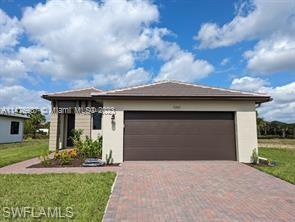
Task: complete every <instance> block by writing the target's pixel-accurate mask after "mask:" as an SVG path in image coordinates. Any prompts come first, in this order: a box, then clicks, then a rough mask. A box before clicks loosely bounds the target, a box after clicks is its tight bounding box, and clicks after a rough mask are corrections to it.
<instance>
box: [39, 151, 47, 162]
mask: <svg viewBox="0 0 295 222" xmlns="http://www.w3.org/2000/svg"><path fill="white" fill-rule="evenodd" d="M39 159H40V160H41V164H42V165H43V166H48V165H49V164H50V159H49V151H45V152H44V153H42V154H41V156H40V157H39Z"/></svg>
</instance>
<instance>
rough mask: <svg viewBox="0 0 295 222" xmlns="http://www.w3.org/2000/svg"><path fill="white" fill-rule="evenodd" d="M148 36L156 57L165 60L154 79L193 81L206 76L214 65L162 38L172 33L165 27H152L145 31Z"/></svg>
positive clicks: (212, 69)
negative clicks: (156, 54) (150, 29)
mask: <svg viewBox="0 0 295 222" xmlns="http://www.w3.org/2000/svg"><path fill="white" fill-rule="evenodd" d="M145 34H146V35H147V36H150V45H151V46H153V47H154V48H155V49H156V51H157V53H158V57H159V58H160V59H162V60H163V61H165V63H164V64H163V65H162V66H161V68H160V72H159V73H158V75H157V76H156V77H155V79H154V80H156V81H159V80H167V79H170V80H172V79H173V80H182V81H188V82H193V81H196V80H199V79H202V78H204V77H207V76H208V75H209V74H210V73H212V72H213V71H214V67H213V66H212V65H211V64H210V63H209V62H207V61H205V60H201V59H196V58H195V57H194V55H193V54H192V53H190V52H187V51H184V50H182V49H181V48H180V47H179V45H178V44H176V43H175V42H169V41H165V40H163V37H164V36H165V35H171V34H172V33H171V32H170V31H169V30H167V29H164V28H162V29H153V30H152V31H149V32H146V33H145Z"/></svg>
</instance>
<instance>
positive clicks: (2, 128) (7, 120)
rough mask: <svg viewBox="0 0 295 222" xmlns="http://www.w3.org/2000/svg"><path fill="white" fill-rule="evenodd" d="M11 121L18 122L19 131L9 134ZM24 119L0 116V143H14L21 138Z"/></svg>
mask: <svg viewBox="0 0 295 222" xmlns="http://www.w3.org/2000/svg"><path fill="white" fill-rule="evenodd" d="M11 121H15V122H19V133H18V134H10V127H11ZM23 132H24V119H20V118H14V117H5V116H0V143H15V142H21V141H22V140H23Z"/></svg>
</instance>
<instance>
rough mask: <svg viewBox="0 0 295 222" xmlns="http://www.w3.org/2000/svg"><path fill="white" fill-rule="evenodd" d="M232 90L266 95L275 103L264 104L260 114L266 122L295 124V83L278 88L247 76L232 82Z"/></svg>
mask: <svg viewBox="0 0 295 222" xmlns="http://www.w3.org/2000/svg"><path fill="white" fill-rule="evenodd" d="M231 88H233V89H239V90H250V91H256V92H260V93H266V94H268V95H270V96H271V97H272V98H273V101H271V102H268V103H265V104H262V105H261V107H260V108H259V109H258V111H259V114H260V115H261V116H262V117H263V118H265V119H266V120H270V121H272V120H279V121H284V122H289V123H294V122H295V82H291V83H289V84H286V85H283V86H277V87H271V86H268V82H267V81H265V80H263V79H261V78H254V77H249V76H245V77H242V78H240V79H234V80H233V81H232V85H231Z"/></svg>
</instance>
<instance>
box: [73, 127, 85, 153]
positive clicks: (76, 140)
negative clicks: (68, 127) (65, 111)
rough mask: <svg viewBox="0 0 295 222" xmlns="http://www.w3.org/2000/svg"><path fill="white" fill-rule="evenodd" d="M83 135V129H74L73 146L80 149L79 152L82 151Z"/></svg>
mask: <svg viewBox="0 0 295 222" xmlns="http://www.w3.org/2000/svg"><path fill="white" fill-rule="evenodd" d="M82 134H83V130H82V129H73V130H72V135H73V136H72V137H71V140H72V141H73V144H74V146H75V147H76V148H77V149H78V151H80V149H81V148H82V140H81V136H82Z"/></svg>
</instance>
